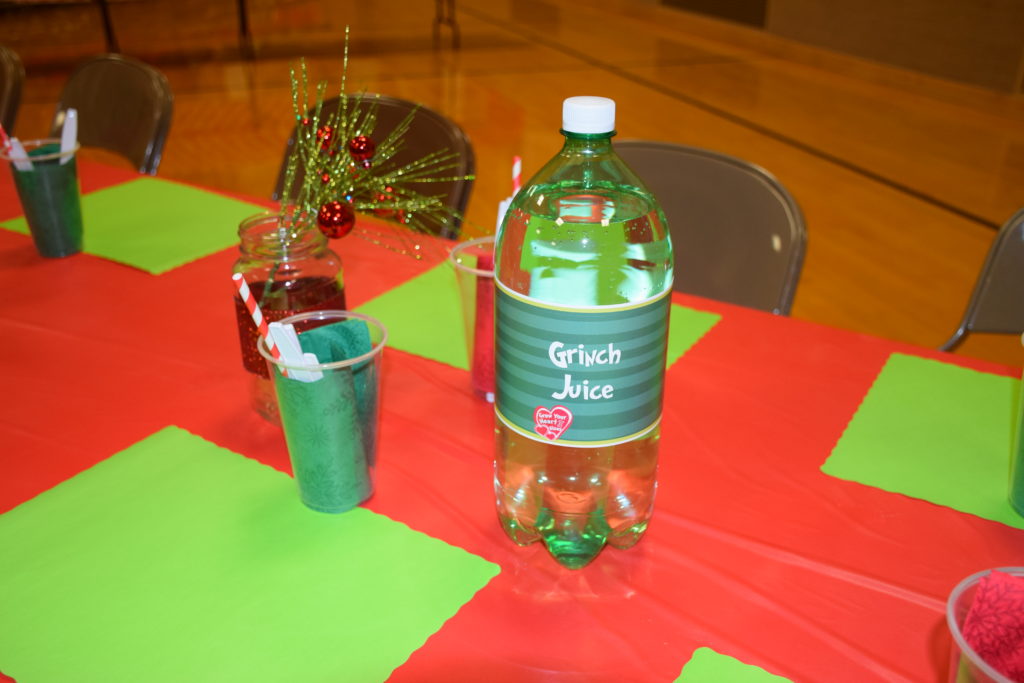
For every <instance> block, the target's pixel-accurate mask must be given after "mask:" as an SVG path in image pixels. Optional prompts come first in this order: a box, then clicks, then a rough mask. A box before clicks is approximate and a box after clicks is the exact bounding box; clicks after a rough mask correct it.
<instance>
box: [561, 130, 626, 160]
mask: <svg viewBox="0 0 1024 683" xmlns="http://www.w3.org/2000/svg"><path fill="white" fill-rule="evenodd" d="M561 133H562V135H564V136H565V144H564V145H563V146H562V152H563V153H568V154H585V155H598V154H607V153H608V152H611V151H612V136H613V135H615V131H613V130H611V131H608V132H607V133H596V134H586V133H571V132H569V131H567V130H562V131H561Z"/></svg>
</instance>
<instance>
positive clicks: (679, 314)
mask: <svg viewBox="0 0 1024 683" xmlns="http://www.w3.org/2000/svg"><path fill="white" fill-rule="evenodd" d="M721 319H722V316H720V315H718V314H717V313H708V312H707V311H698V310H694V309H692V308H687V307H686V306H680V305H679V304H672V314H671V316H670V317H669V319H668V353H667V354H666V357H665V367H667V368H670V367H672V364H673V363H675V362H676V361H677V360H679V359H680V358H682V356H683V354H684V353H686V352H687V351H689V350H690V348H691V347H692V346H693V345H694V344H696V343H697V342H698V341H699V340H700V338H701V337H703V336H704V335H705V334H707V333H708V332H709V331H710V330H711V328H712V327H714V326H715V325H716V324H717V323H718V321H719V320H721Z"/></svg>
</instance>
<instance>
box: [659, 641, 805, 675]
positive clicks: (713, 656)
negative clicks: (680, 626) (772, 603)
mask: <svg viewBox="0 0 1024 683" xmlns="http://www.w3.org/2000/svg"><path fill="white" fill-rule="evenodd" d="M788 681H789V679H788V678H783V677H782V676H776V675H775V674H770V673H768V672H767V671H765V670H764V669H762V668H761V667H759V666H754V665H752V664H744V663H743V662H741V661H739V660H738V659H733V658H732V657H727V656H725V655H720V654H718V653H717V652H715V651H714V650H712V649H711V648H709V647H700V648H697V649H696V650H695V651H694V653H693V657H691V658H690V661H689V662H687V663H686V666H684V667H683V670H682V672H681V673H680V674H679V678H677V679H676V680H675V681H674V682H673V683H784V682H788Z"/></svg>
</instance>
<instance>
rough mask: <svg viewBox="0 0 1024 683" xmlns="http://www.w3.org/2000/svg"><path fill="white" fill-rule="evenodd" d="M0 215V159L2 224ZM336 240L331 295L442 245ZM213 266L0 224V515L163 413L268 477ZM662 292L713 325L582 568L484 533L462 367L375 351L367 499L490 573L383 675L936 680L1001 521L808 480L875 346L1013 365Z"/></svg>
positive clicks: (476, 407) (483, 471)
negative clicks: (757, 674) (149, 265)
mask: <svg viewBox="0 0 1024 683" xmlns="http://www.w3.org/2000/svg"><path fill="white" fill-rule="evenodd" d="M80 175H81V177H82V183H83V189H84V190H85V191H89V190H91V189H97V188H100V187H104V186H107V185H110V184H113V183H116V182H122V181H124V180H127V179H130V178H131V177H134V176H133V174H131V173H127V172H124V171H117V170H114V169H110V168H108V167H104V166H100V165H96V164H89V163H83V164H82V167H81V169H80ZM12 202H13V203H12ZM17 213H19V210H18V207H17V200H16V197H15V194H14V192H13V188H12V187H11V181H10V177H9V174H8V173H7V171H6V169H5V170H2V171H0V218H5V217H10V216H12V215H16V214H17ZM361 220H365V219H361ZM334 246H335V248H336V250H337V251H338V252H339V253H340V254H341V256H342V259H343V261H344V267H345V274H346V286H347V297H348V302H349V305H350V306H358V305H359V304H361V303H363V302H365V301H367V300H368V299H370V298H372V297H374V296H376V295H378V294H380V293H382V292H384V291H387V290H388V289H390V288H392V287H394V286H396V285H398V284H399V283H401V282H404V281H406V280H407V279H409V278H410V277H412V276H414V275H416V274H417V273H419V272H422V271H423V270H425V269H426V268H427V267H429V266H431V265H434V264H435V263H436V262H437V260H438V259H439V258H440V256H436V257H434V258H433V259H431V258H428V259H426V260H424V261H415V260H413V259H411V258H409V257H406V256H402V255H399V254H396V253H393V252H391V251H388V250H385V249H381V248H379V247H375V246H373V245H372V244H370V243H369V242H367V241H364V240H360V239H358V238H349V239H346V240H342V241H340V242H338V243H335V245H334ZM235 257H236V254H235V253H234V251H233V250H230V249H229V250H225V251H223V252H220V253H217V254H214V255H212V256H209V257H207V258H203V259H201V260H199V261H196V262H193V263H190V264H188V265H185V266H183V267H181V268H178V269H175V270H173V271H171V272H168V273H166V274H164V275H162V276H159V277H155V276H152V275H149V274H147V273H145V272H142V271H140V270H136V269H134V268H130V267H127V266H123V265H119V264H117V263H113V262H110V261H106V260H104V259H101V258H97V257H93V256H89V255H86V254H80V255H77V256H74V257H72V258H69V259H62V260H44V259H41V258H39V257H38V256H37V255H36V253H35V250H34V248H33V246H32V243H31V240H30V239H29V238H28V237H26V236H23V235H18V234H14V233H10V232H7V231H3V230H0V297H2V302H3V303H2V304H0V340H2V341H0V377H3V388H4V391H3V394H2V395H3V399H2V400H3V401H4V406H3V410H2V411H0V439H2V443H3V451H2V455H0V512H3V511H6V510H9V509H10V508H12V507H14V506H16V505H18V504H20V503H22V502H24V501H26V500H28V499H30V498H32V497H33V496H35V495H37V494H39V493H41V492H43V491H45V490H47V489H48V488H50V487H52V486H54V485H55V484H57V483H59V482H61V481H63V480H65V479H67V478H69V477H71V476H73V475H74V474H76V473H78V472H80V471H82V470H84V469H86V468H88V467H90V466H92V465H94V464H95V463H97V462H98V461H100V460H102V459H104V458H106V457H108V456H110V455H111V454H113V453H116V452H118V451H120V450H122V449H124V448H126V447H127V446H129V445H131V444H132V443H134V442H136V441H139V440H140V439H143V438H145V437H146V436H148V435H150V434H151V433H153V432H154V431H156V430H158V429H161V428H162V427H164V426H166V425H168V424H176V425H179V426H181V427H183V428H185V429H187V430H189V431H191V432H192V433H194V434H197V435H200V436H202V437H204V438H206V439H209V440H211V441H213V442H215V443H217V444H219V445H222V446H224V447H226V448H229V449H231V450H233V451H236V452H238V453H242V454H244V455H247V456H249V457H252V458H255V459H257V460H259V461H261V462H264V463H266V464H269V465H271V466H273V467H275V468H278V469H280V470H283V471H286V472H287V471H289V470H290V467H289V464H288V457H287V453H286V450H285V446H284V441H283V439H282V438H281V436H280V432H279V430H278V429H277V428H276V427H273V426H271V425H269V424H267V423H266V422H264V421H263V420H261V419H260V418H259V417H257V416H256V415H255V413H253V412H252V411H251V410H250V409H249V408H248V406H247V405H246V400H245V396H246V383H245V382H246V377H245V374H244V372H243V371H242V368H241V364H240V361H239V356H238V348H237V336H236V331H235V321H234V310H233V307H232V304H231V296H232V289H231V283H230V280H229V278H228V273H229V272H230V269H231V265H232V262H233V261H234V259H235ZM675 301H676V302H677V303H681V304H684V305H687V306H691V307H694V308H699V309H703V310H709V311H714V312H717V313H720V314H721V315H722V316H723V317H722V320H721V321H720V322H719V323H718V325H716V326H715V327H714V328H713V329H712V330H711V331H710V332H709V333H708V334H707V335H706V336H705V337H704V338H703V339H702V340H701V341H700V342H698V343H697V345H696V346H695V347H694V348H693V349H691V350H690V351H689V352H688V353H687V354H686V355H685V356H683V358H682V359H681V360H680V361H678V362H677V363H676V364H675V365H674V366H673V367H672V368H671V369H670V371H669V372H668V375H667V380H666V406H665V415H664V421H663V427H662V435H663V437H662V450H661V468H660V472H659V492H658V501H657V507H656V513H655V517H654V520H653V521H652V524H651V526H650V529H649V531H648V533H647V536H646V537H645V539H644V540H643V541H642V542H641V543H640V544H639V545H638V546H636V547H635V548H633V549H631V550H629V551H626V552H620V551H616V550H614V549H607V550H606V551H605V552H604V553H602V555H601V556H600V557H599V558H598V560H597V561H595V562H594V563H593V564H591V565H590V566H588V567H587V568H585V569H583V570H580V571H569V570H566V569H562V568H560V567H558V566H557V565H556V564H555V563H554V562H553V561H552V560H551V559H550V558H549V557H548V556H547V554H546V552H545V551H544V549H543V548H542V547H539V546H536V545H535V546H531V547H527V548H519V547H516V546H515V545H513V544H512V543H511V542H510V541H508V540H507V539H506V537H505V536H504V534H503V532H502V531H501V529H500V527H499V525H498V523H497V519H496V516H495V512H494V503H493V494H492V487H491V478H492V466H491V456H492V450H493V447H492V438H493V437H492V435H493V414H492V409H491V406H489V405H488V404H485V403H483V402H481V401H479V400H478V399H477V398H476V397H475V396H474V395H473V393H472V391H471V389H470V384H469V378H468V375H467V373H465V372H464V371H462V370H457V369H455V368H452V367H449V366H446V365H442V364H439V363H437V362H434V361H431V360H426V359H423V358H420V357H417V356H414V355H411V354H407V353H403V352H402V351H398V350H394V349H392V350H389V351H388V353H387V354H386V356H385V371H384V380H383V382H384V384H383V395H384V396H385V401H384V403H383V408H382V410H383V416H382V427H381V435H380V455H379V461H378V462H379V468H378V474H377V476H378V482H377V484H378V488H377V493H376V494H375V496H374V497H373V498H372V499H371V501H370V502H369V503H368V504H367V507H369V508H371V509H373V510H375V511H378V512H381V513H383V514H386V515H388V516H389V517H391V518H393V519H396V520H399V521H401V522H404V523H406V524H408V525H409V526H411V527H412V528H414V529H417V530H419V531H422V532H424V533H427V534H430V535H432V536H435V537H438V538H441V539H443V540H445V541H447V542H449V543H452V544H454V545H457V546H460V547H462V548H465V549H466V550H468V551H470V552H472V553H475V554H477V555H480V556H482V557H484V558H486V559H488V560H490V561H492V562H495V563H497V564H499V565H500V566H501V573H500V575H499V576H498V577H496V578H495V579H493V580H492V581H491V582H490V583H489V584H488V585H487V587H486V588H484V589H483V590H481V591H480V592H479V593H478V594H477V595H476V597H475V598H474V599H473V600H471V601H470V602H469V603H468V604H466V605H465V606H464V607H463V608H462V609H461V610H460V611H459V613H458V614H457V615H456V616H455V617H453V618H452V619H451V620H449V621H448V622H447V623H446V624H445V626H444V627H443V628H442V629H441V630H440V631H438V632H437V633H436V634H434V635H433V636H432V637H431V638H430V639H429V640H428V641H427V643H426V645H425V646H424V647H422V648H421V649H419V650H418V651H416V652H415V653H414V654H413V655H412V656H411V657H410V659H409V660H408V661H407V662H406V663H405V664H404V665H403V666H401V667H400V668H398V669H397V670H396V671H395V672H394V674H393V676H392V680H393V681H396V682H422V681H441V680H444V681H481V680H486V681H488V682H489V683H500V682H503V681H588V682H589V681H618V682H621V681H671V680H673V679H674V678H675V677H676V676H677V675H678V674H679V670H680V669H681V667H682V666H683V664H684V663H685V662H686V661H687V660H688V659H689V658H690V656H691V654H692V652H693V651H694V650H695V649H696V648H697V647H701V646H708V647H711V648H713V649H715V650H717V651H719V652H723V653H727V654H729V655H731V656H733V657H736V658H738V659H741V660H743V661H745V662H747V663H750V664H756V665H759V666H762V667H764V668H765V669H767V670H769V671H771V672H773V673H777V674H780V675H783V676H786V677H788V678H791V679H793V680H795V681H858V682H861V681H872V680H880V681H881V680H884V681H897V680H914V681H935V680H939V679H941V678H942V677H943V676H944V675H945V671H946V667H947V665H948V664H947V661H948V659H947V658H948V648H949V641H948V636H947V634H946V630H945V626H944V622H943V606H944V600H945V597H946V596H947V595H948V593H949V591H950V590H951V589H952V587H953V586H954V585H955V584H956V583H957V582H958V581H959V580H960V579H961V578H963V577H964V576H966V575H968V574H971V573H973V572H974V571H977V570H979V569H984V568H989V567H995V566H1006V565H1013V564H1020V563H1021V561H1022V558H1024V532H1022V531H1020V530H1015V529H1011V528H1009V527H1006V526H1004V525H1001V524H998V523H995V522H988V521H985V520H982V519H979V518H976V517H972V516H970V515H965V514H962V513H959V512H955V511H953V510H950V509H947V508H943V507H939V506H936V505H932V504H930V503H927V502H924V501H920V500H915V499H911V498H907V497H904V496H900V495H894V494H891V493H886V492H884V491H882V490H879V489H874V488H870V487H866V486H863V485H860V484H855V483H851V482H847V481H842V480H839V479H835V478H831V477H829V476H827V475H825V474H823V473H822V472H821V471H820V469H819V468H820V466H821V464H822V463H823V462H824V461H825V459H826V458H827V457H828V455H829V453H830V451H831V449H832V447H833V446H834V445H835V443H836V440H837V439H838V438H839V437H840V435H841V434H842V431H843V429H844V427H845V426H846V424H847V423H848V421H849V420H850V418H851V417H852V415H853V414H854V412H855V411H856V409H857V407H858V405H859V403H860V401H861V399H862V398H863V396H864V394H865V392H866V391H867V390H868V388H869V387H870V385H871V383H872V381H873V380H874V378H875V376H876V374H877V373H878V371H879V369H880V368H881V367H882V365H883V364H884V362H885V360H886V358H887V357H888V356H889V354H890V353H892V352H893V351H901V352H905V353H912V354H918V355H924V356H930V357H936V358H942V359H943V360H947V361H951V362H957V363H960V364H964V365H968V366H970V367H974V368H977V369H981V370H987V371H992V372H998V373H1002V374H1015V373H1016V371H1015V370H1013V369H1011V368H1006V367H1002V366H993V365H990V364H987V363H983V362H980V361H977V362H975V361H970V360H967V359H962V358H953V357H950V356H944V355H943V354H939V353H937V352H933V351H928V350H925V349H919V348H914V347H908V346H905V345H900V344H896V343H892V342H888V341H885V340H881V339H877V338H872V337H868V336H864V335H858V334H853V333H850V332H845V331H840V330H835V329H830V328H826V327H821V326H818V325H814V324H810V323H805V322H801V321H798V320H793V319H789V318H782V317H774V316H770V315H767V314H762V313H760V312H756V311H751V310H747V309H742V308H738V307H733V306H729V305H725V304H720V303H716V302H712V301H707V300H703V299H698V298H695V297H689V296H683V295H678V294H677V295H675ZM183 322H187V324H188V329H189V330H190V332H191V333H193V334H194V335H195V336H194V337H193V339H192V341H191V342H190V343H188V344H183V343H182V342H181V337H180V335H178V334H177V331H178V329H179V326H180V325H181V324H182V323H183ZM5 561H7V560H5ZM15 561H16V558H15ZM0 618H2V616H0Z"/></svg>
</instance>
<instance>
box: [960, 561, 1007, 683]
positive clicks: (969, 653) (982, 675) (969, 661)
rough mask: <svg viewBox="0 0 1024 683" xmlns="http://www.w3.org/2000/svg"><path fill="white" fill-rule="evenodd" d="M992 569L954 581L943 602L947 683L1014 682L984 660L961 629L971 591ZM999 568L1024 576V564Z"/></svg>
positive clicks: (1002, 570)
mask: <svg viewBox="0 0 1024 683" xmlns="http://www.w3.org/2000/svg"><path fill="white" fill-rule="evenodd" d="M992 571H993V570H991V569H985V570H984V571H980V572H977V573H975V574H971V575H970V576H968V577H967V578H966V579H964V580H963V581H961V582H960V583H959V584H957V586H956V588H954V589H953V592H952V593H950V594H949V600H948V601H947V602H946V622H947V623H948V625H949V632H950V634H951V636H952V638H953V643H952V647H951V648H950V659H949V678H948V679H947V681H948V683H1014V681H1012V680H1011V679H1009V678H1007V677H1006V676H1004V675H1003V674H1001V673H999V672H998V671H996V670H995V669H994V668H993V667H992V666H991V665H990V664H989V663H988V662H986V661H985V660H983V659H982V658H981V657H980V656H979V655H978V653H977V652H975V651H974V649H973V648H971V646H970V645H969V644H968V643H967V641H966V640H965V639H964V635H963V631H962V629H963V626H964V621H965V620H966V619H967V613H968V612H969V611H970V609H971V604H972V603H973V602H974V594H975V593H976V592H977V590H978V582H979V581H981V579H982V578H983V577H985V576H987V575H988V574H989V573H991V572H992ZM998 571H1001V572H1005V573H1007V574H1013V575H1015V576H1024V567H1000V568H998Z"/></svg>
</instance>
